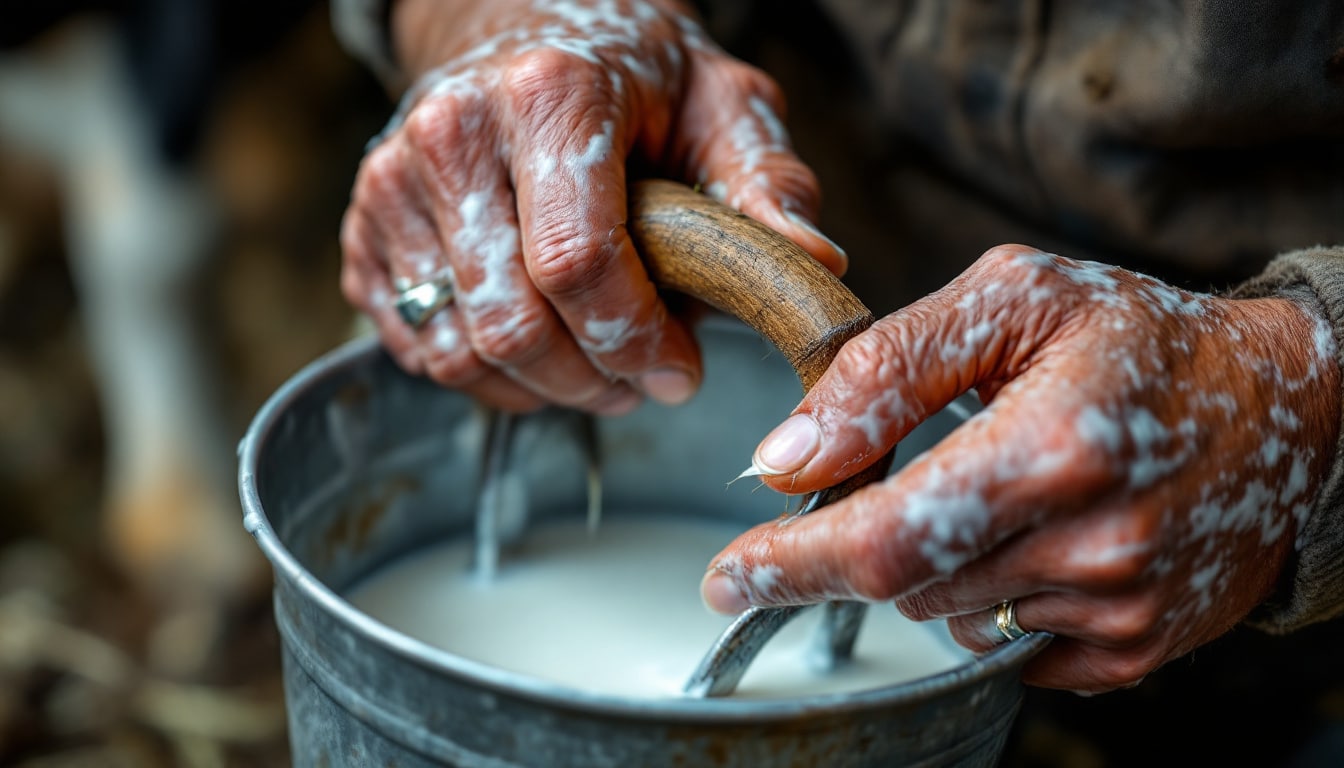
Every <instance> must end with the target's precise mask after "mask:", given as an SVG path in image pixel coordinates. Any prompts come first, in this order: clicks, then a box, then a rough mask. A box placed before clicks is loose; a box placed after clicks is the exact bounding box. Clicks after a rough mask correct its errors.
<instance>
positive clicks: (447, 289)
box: [396, 275, 454, 328]
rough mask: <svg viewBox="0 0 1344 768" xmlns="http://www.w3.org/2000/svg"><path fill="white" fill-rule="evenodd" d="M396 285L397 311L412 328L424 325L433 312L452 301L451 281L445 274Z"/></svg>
mask: <svg viewBox="0 0 1344 768" xmlns="http://www.w3.org/2000/svg"><path fill="white" fill-rule="evenodd" d="M398 283H400V281H398ZM396 287H397V289H398V293H397V312H398V313H399V314H400V315H401V319H402V320H405V321H406V324H407V325H409V326H411V327H412V328H419V327H420V326H422V325H424V324H425V322H426V321H427V320H429V318H430V317H431V316H432V315H433V314H434V313H435V312H438V311H439V310H440V309H443V308H444V307H446V306H448V305H449V304H451V303H453V293H454V292H453V281H452V279H451V278H449V277H448V276H447V275H441V276H439V277H436V278H434V279H433V280H426V281H425V282H423V283H416V284H415V285H410V286H405V287H402V286H401V285H400V284H398V285H397V286H396Z"/></svg>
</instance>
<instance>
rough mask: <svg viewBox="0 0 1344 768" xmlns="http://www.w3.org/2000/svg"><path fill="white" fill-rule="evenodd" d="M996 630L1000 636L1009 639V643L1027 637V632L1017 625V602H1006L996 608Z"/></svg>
mask: <svg viewBox="0 0 1344 768" xmlns="http://www.w3.org/2000/svg"><path fill="white" fill-rule="evenodd" d="M994 628H995V629H997V630H999V634H1001V635H1003V636H1004V637H1006V638H1008V640H1009V642H1011V641H1013V640H1016V639H1018V638H1019V637H1026V635H1027V631H1026V630H1025V629H1023V628H1022V627H1021V626H1020V625H1019V624H1018V623H1017V603H1016V602H1014V601H1012V600H1004V601H1003V602H1002V603H999V604H998V605H996V606H994Z"/></svg>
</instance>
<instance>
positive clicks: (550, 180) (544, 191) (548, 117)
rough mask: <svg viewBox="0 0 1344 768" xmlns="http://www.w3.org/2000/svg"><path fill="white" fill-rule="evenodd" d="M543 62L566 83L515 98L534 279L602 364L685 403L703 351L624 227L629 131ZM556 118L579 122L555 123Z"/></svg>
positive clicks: (527, 249)
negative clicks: (669, 306) (666, 301)
mask: <svg viewBox="0 0 1344 768" xmlns="http://www.w3.org/2000/svg"><path fill="white" fill-rule="evenodd" d="M550 55H562V54H557V53H552V54H550ZM537 66H538V68H545V67H547V66H551V67H552V69H549V70H547V71H554V72H555V73H556V77H557V78H560V80H559V81H558V82H556V81H554V80H553V81H550V82H549V88H548V89H546V90H538V89H534V90H531V91H529V90H527V89H525V88H520V89H519V90H518V92H517V93H515V94H514V102H515V104H514V107H513V108H514V111H515V113H516V115H517V117H518V120H517V123H518V127H517V129H516V130H515V132H514V135H515V138H514V143H515V150H516V156H517V157H519V158H526V159H527V162H525V163H523V164H521V166H520V167H517V168H515V169H514V175H515V177H516V184H517V190H518V212H519V217H520V221H521V225H522V240H523V251H524V253H525V254H526V255H527V268H528V270H529V272H530V273H531V277H532V280H533V282H535V284H536V285H537V286H538V288H539V289H540V291H541V292H542V293H543V294H544V295H545V297H546V299H548V300H549V301H550V303H551V305H552V306H553V307H554V308H555V311H556V312H557V313H558V314H559V316H560V317H561V318H562V319H563V321H564V324H565V325H566V326H567V327H568V328H569V330H570V331H571V332H572V333H573V335H574V338H576V339H577V341H578V343H579V344H580V345H581V346H582V349H583V351H584V352H586V353H587V355H588V356H589V357H590V358H591V359H592V360H594V361H595V362H596V364H597V365H598V366H599V367H600V368H602V369H604V370H606V371H608V372H610V373H611V374H613V375H615V376H617V377H620V378H622V379H624V380H628V381H630V382H631V383H632V384H633V385H634V386H635V387H637V388H638V389H640V390H642V391H643V392H644V393H646V394H648V395H649V396H651V397H653V398H654V399H656V400H659V401H661V402H664V403H669V404H676V403H681V402H684V401H685V400H686V399H688V398H689V397H690V396H691V395H692V394H693V393H694V392H695V390H696V388H697V387H698V386H699V382H700V378H701V374H702V372H701V367H700V359H699V351H698V347H697V346H696V344H695V341H694V339H693V338H692V336H691V334H690V331H689V329H688V328H687V327H686V326H685V325H684V324H683V323H682V322H680V321H679V320H678V319H677V318H676V317H674V316H673V315H671V314H670V313H669V312H668V310H667V307H666V306H665V304H664V303H663V301H662V300H661V299H660V297H659V296H658V292H657V289H656V287H655V286H654V285H653V283H652V282H651V281H650V280H649V277H648V275H647V273H646V271H645V269H644V266H643V264H642V263H641V262H640V260H639V255H638V253H637V252H636V251H635V248H634V244H633V243H632V242H631V240H630V236H629V233H628V231H627V230H626V227H625V221H626V218H627V212H626V194H625V189H626V187H625V176H624V168H625V154H626V149H627V147H626V142H627V136H626V135H625V131H624V126H623V125H622V124H621V122H620V121H619V119H618V118H617V116H616V115H615V114H613V112H612V111H611V110H610V109H608V108H604V107H601V106H599V104H598V103H596V102H593V99H595V98H598V95H597V94H594V93H593V91H592V90H591V89H584V88H577V87H575V88H569V87H565V82H566V80H565V79H564V78H566V77H569V76H572V75H571V74H570V73H571V72H572V70H570V71H568V72H564V73H563V74H562V73H561V66H560V64H559V63H556V64H550V63H549V62H541V63H540V64H538V65H537ZM557 89H558V92H557ZM555 112H561V113H563V114H566V115H572V116H573V117H572V119H569V120H555V119H554V114H553V113H555ZM543 118H544V119H543ZM576 201H581V204H576Z"/></svg>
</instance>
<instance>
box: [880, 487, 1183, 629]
mask: <svg viewBox="0 0 1344 768" xmlns="http://www.w3.org/2000/svg"><path fill="white" fill-rule="evenodd" d="M1145 504H1146V502H1144V501H1140V500H1133V501H1129V502H1126V503H1125V504H1124V505H1122V506H1119V507H1109V508H1105V509H1102V510H1099V511H1091V512H1087V513H1086V514H1081V515H1077V516H1069V517H1061V518H1059V519H1055V520H1052V521H1051V522H1050V524H1049V525H1046V526H1042V527H1039V528H1032V529H1029V530H1025V531H1023V532H1022V533H1020V534H1019V535H1017V536H1014V537H1012V538H1010V539H1008V540H1006V541H1004V542H1002V543H1000V544H999V545H998V546H996V547H994V548H993V549H992V550H991V551H989V552H988V553H986V554H985V555H983V556H981V557H979V558H977V559H976V560H974V561H972V562H970V563H967V564H966V565H965V566H962V567H961V568H960V569H958V570H957V571H956V572H955V573H953V574H952V575H950V576H949V577H948V578H946V579H943V580H940V581H936V582H934V583H932V584H929V585H928V586H926V587H924V588H922V589H920V590H918V591H916V592H909V593H906V594H904V595H902V596H901V597H900V598H898V599H897V605H898V606H899V607H900V609H901V612H902V613H904V614H906V615H907V616H909V617H910V618H912V619H916V620H927V619H934V618H942V617H947V616H956V615H959V614H964V613H973V612H975V611H977V610H980V609H981V608H983V607H984V606H986V605H993V604H996V603H998V602H999V601H1001V600H1003V599H1004V598H1005V597H1009V596H1012V595H1022V594H1031V593H1033V592H1037V591H1046V590H1048V591H1067V592H1072V593H1077V594H1087V595H1095V596H1105V595H1116V594H1121V593H1124V592H1130V591H1135V590H1137V589H1142V588H1145V587H1148V586H1150V585H1151V584H1152V582H1153V580H1154V578H1155V577H1154V574H1155V573H1156V572H1157V569H1158V568H1159V565H1160V559H1159V554H1160V553H1159V549H1158V547H1159V546H1160V544H1161V539H1160V537H1159V536H1158V530H1157V529H1158V528H1159V526H1160V524H1161V522H1160V521H1161V514H1160V512H1161V510H1160V509H1155V510H1152V512H1151V513H1147V514H1143V513H1140V512H1139V511H1138V507H1139V506H1140V505H1145Z"/></svg>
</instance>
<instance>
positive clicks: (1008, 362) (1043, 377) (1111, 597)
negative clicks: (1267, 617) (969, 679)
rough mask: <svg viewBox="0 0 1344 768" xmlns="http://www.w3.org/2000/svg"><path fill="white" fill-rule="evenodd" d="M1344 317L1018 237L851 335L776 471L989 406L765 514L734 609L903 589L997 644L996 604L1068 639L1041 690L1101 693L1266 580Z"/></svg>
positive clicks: (900, 598)
mask: <svg viewBox="0 0 1344 768" xmlns="http://www.w3.org/2000/svg"><path fill="white" fill-rule="evenodd" d="M1334 360H1335V357H1334V341H1333V336H1332V335H1331V331H1330V328H1329V327H1328V326H1327V325H1326V323H1325V321H1324V320H1322V319H1318V318H1315V317H1313V316H1312V315H1311V314H1310V313H1309V311H1308V310H1307V309H1305V308H1303V307H1302V306H1300V305H1298V304H1297V303H1294V302H1292V301H1290V300H1287V299H1227V298H1218V297H1214V296H1209V295H1201V294H1191V293H1187V292H1184V291H1180V290H1177V289H1175V288H1173V287H1171V286H1168V285H1166V284H1163V283H1161V282H1159V281H1156V280H1153V279H1151V278H1148V277H1145V276H1142V275H1137V274H1134V273H1131V272H1127V271H1124V270H1121V269H1117V268H1112V267H1106V266H1103V265H1099V264H1095V263H1090V262H1078V261H1072V260H1069V259H1065V258H1060V257H1058V256H1053V255H1048V254H1044V253H1040V252H1038V251H1035V250H1032V249H1030V248H1026V247H1022V246H1001V247H998V248H995V249H992V250H991V251H989V252H988V253H986V254H985V255H984V256H983V257H982V258H981V259H980V260H979V261H978V262H976V263H975V264H974V265H973V266H972V267H971V268H970V269H968V270H967V271H966V272H965V273H963V274H962V275H961V276H960V277H959V278H957V279H956V280H955V281H953V282H952V283H950V284H949V285H948V286H947V287H945V288H944V289H943V290H941V291H939V292H937V293H935V294H933V295H931V296H928V297H926V298H925V299H923V300H921V301H919V302H916V303H915V304H912V305H911V306H909V307H908V308H905V309H903V310H901V311H898V312H896V313H894V314H892V315H890V316H888V317H885V318H883V319H882V320H880V321H878V322H877V323H876V324H875V325H874V326H873V327H872V328H870V329H869V330H868V331H866V332H864V333H863V334H861V335H859V336H858V337H856V338H854V339H853V340H851V341H850V342H849V343H848V344H847V345H846V346H845V347H844V348H843V349H842V350H841V352H840V354H839V355H838V356H837V358H836V360H835V361H834V363H833V364H832V366H831V367H830V369H829V370H828V371H827V373H826V375H825V376H824V377H823V378H822V379H821V380H820V381H819V382H818V383H817V384H816V385H815V386H814V387H813V388H812V390H811V391H810V392H809V393H808V394H807V396H806V397H805V398H804V400H803V401H802V403H801V405H800V406H799V407H798V408H797V410H796V412H795V414H794V415H793V416H791V417H790V418H788V419H787V420H786V421H785V422H784V423H783V424H782V425H781V426H780V427H777V428H776V429H775V430H774V431H773V432H772V433H771V434H770V435H769V436H767V438H766V440H765V441H763V442H762V443H761V445H760V446H759V447H758V450H757V452H756V455H755V457H754V459H753V467H754V471H756V472H759V473H761V474H763V475H764V477H765V481H766V482H767V483H768V484H769V485H770V486H772V487H773V488H775V489H777V490H781V491H786V492H790V493H798V492H804V491H810V490H814V489H818V488H822V487H825V486H828V485H832V484H834V483H836V482H837V481H838V480H840V479H842V478H844V477H847V476H849V475H851V474H853V473H854V472H856V471H857V470H858V469H859V468H861V467H862V466H864V465H866V464H867V463H869V462H871V461H872V460H874V459H876V458H877V457H879V456H881V455H882V454H883V453H885V452H886V451H887V450H888V449H889V448H890V447H891V446H892V445H893V444H895V443H896V442H897V441H898V440H900V439H901V438H902V437H904V436H905V435H906V434H907V433H908V432H909V431H910V430H911V429H912V428H913V427H914V426H915V425H917V424H918V423H919V422H920V421H922V420H923V419H924V418H925V417H926V416H928V415H930V414H932V413H934V412H935V411H937V410H938V409H940V408H942V407H943V406H944V405H946V404H947V403H948V402H950V401H951V400H952V399H953V398H954V397H956V396H957V395H959V394H961V393H963V392H966V391H968V390H970V389H974V390H975V391H976V392H977V394H978V395H979V396H980V398H981V400H982V401H983V402H985V403H986V408H985V409H984V410H983V411H981V412H979V413H978V414H976V415H975V416H974V417H972V418H971V419H969V420H968V421H966V422H965V423H963V424H962V425H961V426H960V427H958V428H957V429H956V430H954V431H953V432H952V433H951V434H949V435H948V436H947V437H946V438H944V439H943V440H942V441H941V442H940V443H938V444H937V445H936V446H934V447H933V448H932V449H930V450H929V451H927V452H926V453H924V454H923V455H921V456H919V457H917V458H916V459H914V460H913V461H911V462H910V463H909V464H908V465H906V466H905V467H903V468H902V469H901V470H900V471H899V472H896V473H895V474H893V475H892V476H890V477H889V478H887V479H886V480H885V481H883V482H879V483H874V484H872V485H869V486H867V487H865V488H862V489H860V490H859V491H857V492H855V493H854V494H852V495H850V496H848V497H846V498H845V499H843V500H841V501H839V502H837V503H835V504H833V505H830V506H827V507H824V508H822V509H820V510H817V511H816V512H813V513H812V514H810V515H806V516H802V517H795V518H791V519H786V520H785V521H783V522H779V521H776V522H770V523H766V524H764V525H760V526H757V527H756V528H754V529H752V530H751V531H749V532H747V533H746V534H744V535H743V536H742V537H740V538H739V539H738V540H737V541H735V542H733V543H732V544H731V545H730V546H729V547H727V548H726V549H725V550H724V551H723V552H722V553H721V554H720V555H719V556H718V557H717V558H716V559H715V560H714V562H713V564H712V565H711V568H710V570H709V573H708V574H707V575H706V579H705V583H704V585H703V586H702V590H703V594H704V597H705V600H706V602H707V603H708V604H709V605H710V606H711V607H712V608H715V609H716V610H719V611H722V612H728V613H734V612H737V611H739V610H741V609H743V608H745V607H746V606H747V605H749V604H750V605H780V604H788V603H809V602H817V601H821V600H825V599H860V600H867V601H886V600H895V601H896V603H897V605H898V607H899V608H900V609H901V610H902V611H903V612H904V613H905V614H906V615H908V616H910V617H912V618H914V619H920V620H925V619H931V618H935V617H947V618H948V623H949V626H950V629H951V631H952V633H953V636H954V637H955V638H956V639H957V641H958V642H959V643H961V644H962V645H964V646H966V647H967V648H970V649H973V650H976V651H984V650H988V649H989V648H991V647H992V646H993V645H994V644H995V643H996V642H1003V640H1004V638H1003V636H1002V635H1001V634H1000V633H999V632H998V630H997V629H996V628H995V625H994V621H993V612H992V610H991V608H990V607H991V606H993V605H995V604H997V603H999V602H1000V601H1003V600H1008V599H1013V600H1016V612H1017V618H1018V622H1019V623H1020V624H1021V626H1022V627H1023V628H1025V629H1026V630H1028V631H1030V630H1042V631H1049V632H1051V633H1054V634H1055V635H1056V637H1055V639H1054V640H1053V641H1052V642H1051V643H1050V644H1049V645H1048V646H1047V647H1046V649H1045V650H1044V651H1043V652H1042V653H1041V654H1039V655H1038V656H1037V657H1035V658H1033V659H1032V660H1031V661H1030V662H1029V664H1028V666H1027V667H1026V668H1025V670H1024V680H1025V681H1026V682H1027V683H1029V684H1033V685H1038V686H1045V687H1051V688H1062V689H1068V690H1075V691H1079V692H1101V691H1106V690H1111V689H1114V688H1117V687H1125V686H1131V685H1134V684H1136V683H1137V682H1138V681H1140V680H1141V679H1142V678H1143V677H1144V676H1145V675H1146V674H1147V673H1149V672H1150V671H1152V670H1154V669H1156V668H1157V667H1159V666H1160V665H1162V664H1164V663H1165V662H1167V661H1169V660H1171V659H1174V658H1177V657H1178V656H1181V655H1183V654H1185V653H1187V652H1189V651H1190V650H1192V649H1194V648H1196V647H1197V646H1199V645H1201V644H1203V643H1206V642H1208V641H1210V640H1212V639H1213V638H1215V637H1217V636H1218V635H1220V634H1222V633H1224V632H1225V631H1227V630H1228V629H1229V628H1231V627H1232V626H1233V625H1234V624H1236V623H1237V622H1238V621H1240V620H1241V619H1243V618H1244V617H1245V616H1246V615H1247V614H1248V612H1249V611H1250V610H1251V609H1252V608H1254V607H1255V606H1256V605H1257V604H1259V603H1261V602H1262V601H1263V600H1265V599H1266V597H1267V596H1269V595H1270V593H1271V591H1272V590H1273V588H1274V587H1275V585H1276V583H1277V579H1278V578H1279V576H1280V573H1281V571H1282V570H1283V568H1284V564H1285V562H1286V559H1287V558H1288V556H1289V555H1290V553H1291V552H1292V550H1293V547H1294V539H1295V537H1296V536H1297V535H1298V533H1299V531H1300V530H1302V527H1303V524H1304V522H1305V520H1306V519H1307V517H1308V515H1310V514H1311V511H1312V504H1313V501H1314V498H1315V495H1316V491H1317V489H1318V487H1319V485H1320V483H1321V482H1322V478H1324V476H1325V474H1326V470H1327V469H1328V467H1329V462H1330V461H1331V458H1332V453H1333V445H1334V441H1335V438H1336V435H1337V430H1338V426H1337V425H1338V420H1339V386H1340V373H1339V370H1338V367H1337V365H1336V364H1335V362H1334Z"/></svg>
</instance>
